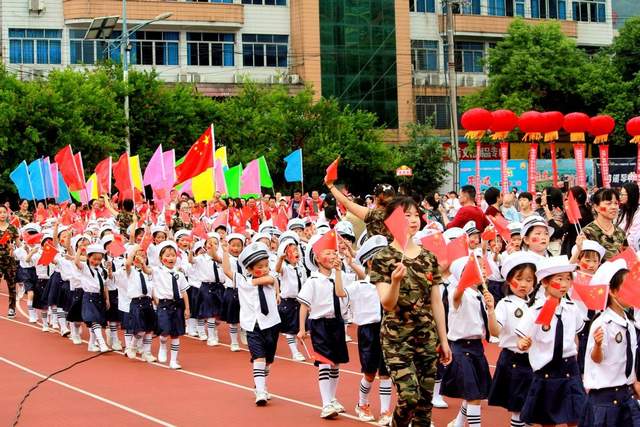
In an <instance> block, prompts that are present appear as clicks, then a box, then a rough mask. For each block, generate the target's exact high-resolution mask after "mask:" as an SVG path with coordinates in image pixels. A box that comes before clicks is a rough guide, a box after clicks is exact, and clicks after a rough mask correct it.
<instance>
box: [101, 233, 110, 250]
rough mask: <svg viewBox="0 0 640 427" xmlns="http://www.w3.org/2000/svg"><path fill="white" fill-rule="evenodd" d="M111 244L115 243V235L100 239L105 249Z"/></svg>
mask: <svg viewBox="0 0 640 427" xmlns="http://www.w3.org/2000/svg"><path fill="white" fill-rule="evenodd" d="M111 242H113V234H109V235H108V236H104V237H103V238H102V239H100V244H101V245H102V247H103V248H106V246H107V245H108V244H109V243H111Z"/></svg>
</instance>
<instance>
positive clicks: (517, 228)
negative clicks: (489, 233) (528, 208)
mask: <svg viewBox="0 0 640 427" xmlns="http://www.w3.org/2000/svg"><path fill="white" fill-rule="evenodd" d="M507 228H508V229H509V232H510V233H511V235H512V236H513V235H514V234H520V233H521V232H522V223H521V222H510V223H509V225H507Z"/></svg>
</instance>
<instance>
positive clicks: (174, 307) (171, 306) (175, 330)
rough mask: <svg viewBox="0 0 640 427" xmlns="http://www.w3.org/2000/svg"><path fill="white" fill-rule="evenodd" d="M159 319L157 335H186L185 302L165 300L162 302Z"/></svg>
mask: <svg viewBox="0 0 640 427" xmlns="http://www.w3.org/2000/svg"><path fill="white" fill-rule="evenodd" d="M156 318H157V335H164V336H167V335H168V336H171V337H179V336H181V335H184V330H185V321H184V301H183V300H181V299H179V300H172V299H165V300H160V304H159V305H158V311H157V312H156Z"/></svg>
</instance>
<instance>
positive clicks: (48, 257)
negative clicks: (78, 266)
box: [38, 242, 58, 265]
mask: <svg viewBox="0 0 640 427" xmlns="http://www.w3.org/2000/svg"><path fill="white" fill-rule="evenodd" d="M56 255H58V250H57V249H56V247H55V246H53V244H52V243H51V242H47V243H45V244H44V247H43V248H42V255H41V256H40V259H39V260H38V265H49V264H51V263H52V262H53V260H54V258H55V257H56Z"/></svg>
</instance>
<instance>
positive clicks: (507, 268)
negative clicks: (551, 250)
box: [500, 251, 539, 279]
mask: <svg viewBox="0 0 640 427" xmlns="http://www.w3.org/2000/svg"><path fill="white" fill-rule="evenodd" d="M538 259H539V257H538V256H537V255H535V254H534V253H533V252H529V251H516V252H513V253H511V254H509V255H507V256H506V257H504V259H503V260H502V268H501V269H500V274H501V275H502V277H504V278H505V279H506V278H507V276H508V275H509V273H510V272H511V270H513V269H514V268H516V267H517V266H519V265H522V264H533V265H534V269H535V266H536V262H537V261H538Z"/></svg>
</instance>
